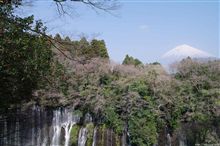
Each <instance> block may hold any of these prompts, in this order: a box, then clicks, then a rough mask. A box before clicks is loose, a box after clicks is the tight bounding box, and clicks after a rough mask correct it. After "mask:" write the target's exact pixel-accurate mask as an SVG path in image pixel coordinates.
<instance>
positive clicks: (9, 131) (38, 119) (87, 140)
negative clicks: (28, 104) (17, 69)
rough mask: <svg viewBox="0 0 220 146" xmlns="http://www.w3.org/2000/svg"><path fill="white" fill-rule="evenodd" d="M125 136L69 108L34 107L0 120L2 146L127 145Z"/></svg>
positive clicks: (10, 113)
mask: <svg viewBox="0 0 220 146" xmlns="http://www.w3.org/2000/svg"><path fill="white" fill-rule="evenodd" d="M123 137H124V136H119V135H117V134H115V133H114V131H113V130H112V129H108V128H107V127H106V126H105V125H97V124H95V123H94V121H93V119H92V117H91V115H90V114H85V115H84V116H82V115H81V114H79V113H77V112H75V111H74V110H72V109H69V108H57V109H42V108H39V107H36V106H34V107H32V108H31V109H29V110H27V111H25V112H21V111H20V110H15V111H10V112H9V113H7V114H5V115H4V116H1V117H0V146H30V145H31V146H125V145H127V144H126V143H123V142H124V140H123Z"/></svg>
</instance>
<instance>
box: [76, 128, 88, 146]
mask: <svg viewBox="0 0 220 146" xmlns="http://www.w3.org/2000/svg"><path fill="white" fill-rule="evenodd" d="M87 132H88V130H87V128H86V127H84V128H81V129H80V131H79V137H78V146H85V145H86V140H87Z"/></svg>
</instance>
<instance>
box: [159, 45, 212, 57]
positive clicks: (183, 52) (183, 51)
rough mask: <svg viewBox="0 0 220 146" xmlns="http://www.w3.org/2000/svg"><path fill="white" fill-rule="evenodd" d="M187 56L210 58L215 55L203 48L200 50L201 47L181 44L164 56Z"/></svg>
mask: <svg viewBox="0 0 220 146" xmlns="http://www.w3.org/2000/svg"><path fill="white" fill-rule="evenodd" d="M186 57H191V58H210V57H214V56H213V55H211V54H209V53H207V52H205V51H202V50H199V49H196V48H193V47H191V46H189V45H185V44H184V45H180V46H177V47H175V48H174V49H172V50H170V51H168V52H166V53H165V54H164V55H163V56H162V58H173V59H174V58H175V59H178V60H179V59H183V58H186Z"/></svg>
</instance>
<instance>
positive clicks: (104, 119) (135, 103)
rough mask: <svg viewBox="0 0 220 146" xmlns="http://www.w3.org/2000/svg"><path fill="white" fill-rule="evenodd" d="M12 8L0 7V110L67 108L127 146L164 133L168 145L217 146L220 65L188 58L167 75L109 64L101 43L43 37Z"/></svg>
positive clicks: (135, 63)
mask: <svg viewBox="0 0 220 146" xmlns="http://www.w3.org/2000/svg"><path fill="white" fill-rule="evenodd" d="M12 10H13V9H12V7H11V6H10V5H9V6H4V7H3V6H2V7H0V16H1V21H0V36H1V39H0V55H1V56H0V85H1V88H0V97H1V100H0V101H1V102H0V104H1V107H9V106H11V105H12V104H15V103H21V102H26V103H27V102H34V103H36V104H39V105H41V106H67V105H71V106H74V107H75V108H76V109H79V110H81V111H84V113H86V112H90V113H91V114H92V115H93V116H94V117H95V119H96V121H97V124H103V123H104V124H105V125H106V126H107V127H109V128H112V129H114V131H115V133H116V134H118V135H122V134H123V133H124V132H125V131H127V132H128V133H129V139H130V143H131V145H133V146H144V145H153V144H156V143H158V144H159V145H160V142H161V141H163V140H160V138H161V137H162V136H161V135H162V133H163V131H165V132H166V133H169V135H170V136H171V137H173V138H174V139H175V137H177V134H178V131H180V130H181V132H182V133H185V135H186V139H187V140H188V141H190V144H191V145H195V144H196V143H219V140H220V138H219V137H220V135H219V131H218V130H219V124H218V123H219V116H220V92H219V89H220V61H219V60H215V61H207V62H201V61H196V60H193V59H191V58H187V59H184V60H182V61H181V62H180V63H177V64H175V65H174V67H173V70H174V72H173V73H172V74H168V73H167V72H166V71H165V70H164V69H163V67H162V66H161V65H160V64H159V63H152V64H146V65H144V64H143V63H141V62H140V61H139V60H138V59H134V58H133V57H131V56H128V55H127V56H126V57H125V60H124V62H123V64H116V63H113V62H112V61H110V60H109V55H108V52H107V48H106V45H105V42H104V40H96V39H93V40H91V41H88V40H87V39H86V38H82V39H81V40H71V39H70V38H68V37H66V38H62V37H60V35H59V34H57V35H56V36H55V37H50V36H47V35H46V33H45V28H44V27H43V24H42V23H41V22H40V21H36V22H35V23H34V19H33V16H31V17H27V18H18V17H16V16H14V15H13V14H12ZM17 25H19V27H18V26H17ZM87 126H89V127H90V128H91V126H92V128H94V127H93V125H87ZM184 127H188V128H184ZM201 129H202V130H201ZM77 131H79V127H77V126H76V127H73V130H72V136H73V137H72V138H73V139H74V141H73V145H74V144H76V143H74V142H75V139H76V138H77V137H76V133H77ZM91 136H92V133H91V131H90V138H91ZM90 144H91V141H89V145H90Z"/></svg>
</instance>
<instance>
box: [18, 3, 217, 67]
mask: <svg viewBox="0 0 220 146" xmlns="http://www.w3.org/2000/svg"><path fill="white" fill-rule="evenodd" d="M119 1H120V0H119ZM33 5H34V6H32V7H29V6H25V7H23V8H22V9H20V10H18V11H17V13H18V14H19V15H26V14H28V15H29V14H34V15H35V17H36V19H42V20H43V22H45V24H46V26H47V27H48V33H50V34H55V33H57V32H59V33H60V34H62V35H64V36H66V35H69V36H70V37H71V38H72V39H78V38H79V36H81V35H82V34H84V35H86V36H88V38H93V37H97V38H98V39H104V40H105V42H106V45H107V48H108V52H109V54H110V58H111V59H112V60H114V61H116V62H121V61H122V60H123V59H124V56H125V55H126V54H129V55H131V56H134V57H136V58H138V59H140V60H141V61H143V62H145V63H149V62H154V61H160V57H161V56H162V55H163V54H164V53H165V52H167V51H168V50H170V49H172V48H174V47H176V46H178V45H181V44H188V45H190V46H193V47H195V48H198V49H201V50H203V51H206V52H208V53H210V54H213V55H214V56H216V57H220V53H219V49H220V47H219V41H220V39H219V33H220V32H219V6H220V2H219V1H217V0H215V1H214V0H206V1H205V0H203V1H201V0H200V1H198V0H197V1H195V0H194V1H185V0H172V1H166V0H164V1H153V0H151V1H149V0H123V1H122V0H121V1H120V5H121V7H120V8H119V9H118V10H115V11H113V13H114V14H116V17H115V16H112V15H110V14H108V13H105V12H102V11H99V12H98V13H96V12H95V11H93V10H91V9H89V8H88V7H85V6H82V5H81V4H78V3H72V5H71V6H72V10H70V11H69V12H70V13H71V14H72V15H71V17H69V16H59V14H58V12H57V9H56V5H55V4H54V3H51V2H50V1H49V0H37V2H34V3H33Z"/></svg>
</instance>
